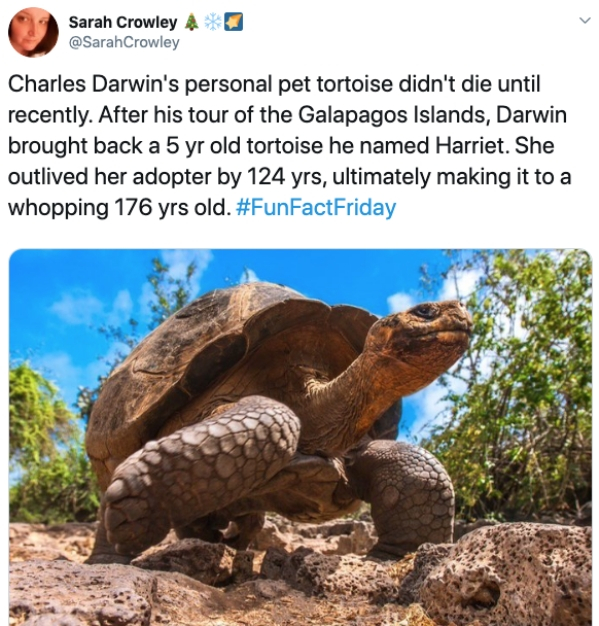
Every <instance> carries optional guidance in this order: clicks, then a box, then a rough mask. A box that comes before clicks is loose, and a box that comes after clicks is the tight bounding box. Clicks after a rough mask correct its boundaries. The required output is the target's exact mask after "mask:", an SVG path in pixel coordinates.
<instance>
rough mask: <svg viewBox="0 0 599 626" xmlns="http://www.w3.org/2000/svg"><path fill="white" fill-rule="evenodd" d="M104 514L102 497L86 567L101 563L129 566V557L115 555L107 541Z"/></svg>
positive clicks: (104, 508) (104, 507)
mask: <svg viewBox="0 0 599 626" xmlns="http://www.w3.org/2000/svg"><path fill="white" fill-rule="evenodd" d="M105 512H106V506H105V504H104V497H102V504H101V506H100V512H99V513H98V522H99V523H98V529H97V530H96V538H95V542H94V549H93V550H92V553H91V555H90V556H89V558H88V559H87V560H86V561H85V562H86V563H87V564H88V565H98V564H103V563H120V564H122V565H129V563H130V562H131V559H132V558H133V557H132V556H131V555H127V554H117V553H116V551H115V549H114V546H113V545H112V544H111V543H110V541H108V537H107V536H106V526H105V525H104V513H105Z"/></svg>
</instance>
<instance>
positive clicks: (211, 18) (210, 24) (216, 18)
mask: <svg viewBox="0 0 599 626" xmlns="http://www.w3.org/2000/svg"><path fill="white" fill-rule="evenodd" d="M222 23H223V20H222V17H221V16H220V15H217V14H216V13H210V14H208V15H207V16H206V17H205V18H204V26H205V27H206V28H207V29H208V30H217V29H219V28H220V27H221V26H222Z"/></svg>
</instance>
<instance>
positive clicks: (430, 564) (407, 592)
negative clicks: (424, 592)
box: [397, 543, 453, 604]
mask: <svg viewBox="0 0 599 626" xmlns="http://www.w3.org/2000/svg"><path fill="white" fill-rule="evenodd" d="M452 547H453V545H452V544H451V543H442V544H434V543H425V544H423V545H421V546H420V548H418V551H417V552H416V554H415V558H414V562H413V568H412V570H411V571H410V572H408V574H407V575H406V576H405V577H404V578H403V580H402V581H401V586H400V588H399V593H398V596H397V601H398V602H399V603H400V604H411V603H412V602H418V601H419V599H420V589H421V588H422V584H423V583H424V581H425V580H426V578H427V576H428V575H429V574H430V573H431V571H432V570H433V569H434V568H435V567H436V566H437V565H439V563H441V562H443V561H444V560H445V559H447V557H448V555H449V554H450V552H451V550H452Z"/></svg>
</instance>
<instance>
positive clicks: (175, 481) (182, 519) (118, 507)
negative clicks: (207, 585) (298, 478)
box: [104, 396, 300, 555]
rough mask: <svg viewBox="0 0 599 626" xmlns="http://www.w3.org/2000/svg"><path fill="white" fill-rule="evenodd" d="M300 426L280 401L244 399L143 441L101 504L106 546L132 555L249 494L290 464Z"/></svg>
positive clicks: (116, 474) (120, 470)
mask: <svg viewBox="0 0 599 626" xmlns="http://www.w3.org/2000/svg"><path fill="white" fill-rule="evenodd" d="M299 431H300V422H299V419H298V418H297V417H296V415H295V413H293V411H291V409H289V408H288V407H287V406H285V405H284V404H281V403H280V402H275V401H274V400H271V399H269V398H264V397H262V396H248V397H247V398H243V399H242V400H240V401H239V402H238V403H237V404H235V405H234V406H232V407H231V408H229V409H227V410H226V411H224V412H223V413H221V414H219V416H218V417H215V418H212V419H208V420H206V421H204V422H201V423H198V424H194V425H192V426H187V427H185V428H182V429H180V430H178V431H176V432H174V433H173V434H171V435H169V436H167V437H163V438H162V439H158V440H157V441H150V442H149V443H147V444H146V445H145V446H144V447H143V448H142V449H141V450H139V451H138V452H136V453H135V454H133V455H131V456H130V457H129V458H128V459H127V460H125V461H124V462H123V463H121V465H119V467H118V468H117V469H116V471H115V473H114V476H113V478H112V482H111V484H110V485H109V487H108V489H107V490H106V494H105V497H104V500H105V506H106V511H105V514H104V523H105V525H106V531H107V539H108V541H109V542H110V543H112V544H114V545H115V549H116V552H117V553H118V554H129V555H135V554H139V553H140V552H142V551H143V550H145V549H146V548H148V547H150V546H152V545H154V544H156V543H158V542H159V541H161V540H162V539H163V538H164V537H165V536H166V534H167V533H168V531H169V530H170V529H171V528H181V527H184V526H187V525H188V524H191V523H192V522H193V521H194V520H196V519H198V518H201V517H205V516H206V515H208V514H209V513H211V512H213V511H218V510H219V509H222V508H224V507H226V506H228V505H229V504H231V503H232V502H234V501H235V500H238V499H240V498H242V497H244V496H247V495H248V494H250V493H251V492H252V491H253V490H254V489H256V488H259V487H260V486H261V485H262V484H264V483H265V482H267V481H268V480H270V479H271V478H272V477H273V476H274V475H275V474H276V473H277V472H279V471H280V470H281V469H282V468H283V467H285V466H286V465H287V463H289V461H290V460H291V458H292V457H293V455H294V454H295V451H296V448H297V443H298V440H299Z"/></svg>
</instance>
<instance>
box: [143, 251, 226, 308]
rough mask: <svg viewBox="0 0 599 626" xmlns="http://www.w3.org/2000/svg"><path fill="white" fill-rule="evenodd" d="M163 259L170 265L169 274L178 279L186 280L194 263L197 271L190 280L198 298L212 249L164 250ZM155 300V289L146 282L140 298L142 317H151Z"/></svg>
mask: <svg viewBox="0 0 599 626" xmlns="http://www.w3.org/2000/svg"><path fill="white" fill-rule="evenodd" d="M160 256H161V260H162V262H163V263H165V264H166V265H168V266H169V275H170V276H171V277H172V278H175V279H176V280H185V279H186V277H187V270H188V268H189V266H190V265H191V264H192V263H194V264H195V266H196V271H195V273H194V275H193V277H192V279H191V281H190V289H191V298H192V299H193V298H196V297H197V296H198V294H199V293H200V290H201V280H202V276H203V274H204V272H205V271H206V268H207V267H208V265H210V262H211V261H212V259H213V258H214V257H213V255H212V252H211V251H210V250H164V251H163V252H162V253H161V255H160ZM153 301H154V290H153V289H152V286H151V285H150V284H149V283H147V282H146V283H144V284H143V285H142V288H141V294H140V296H139V298H138V303H139V307H140V310H141V317H142V319H145V320H148V319H150V317H151V315H152V314H151V310H150V304H151V303H152V302H153Z"/></svg>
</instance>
